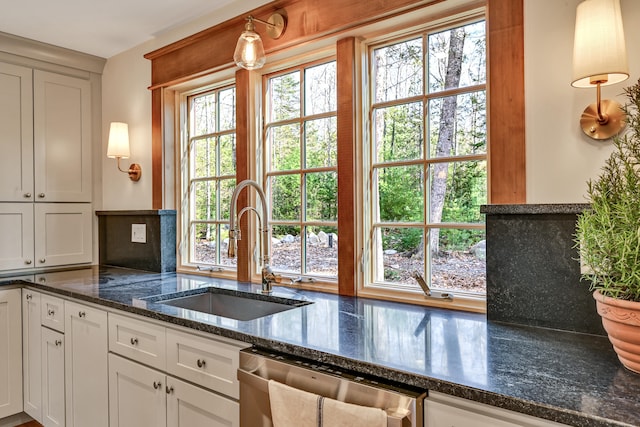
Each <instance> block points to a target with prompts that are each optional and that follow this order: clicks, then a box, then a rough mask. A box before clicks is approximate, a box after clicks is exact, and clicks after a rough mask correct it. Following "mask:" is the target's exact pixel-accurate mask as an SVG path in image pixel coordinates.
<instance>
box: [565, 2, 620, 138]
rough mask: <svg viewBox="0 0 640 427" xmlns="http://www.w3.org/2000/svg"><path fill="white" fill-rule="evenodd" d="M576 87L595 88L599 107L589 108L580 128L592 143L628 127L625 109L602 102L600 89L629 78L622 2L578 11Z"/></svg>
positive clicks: (591, 5)
mask: <svg viewBox="0 0 640 427" xmlns="http://www.w3.org/2000/svg"><path fill="white" fill-rule="evenodd" d="M573 43H574V44H573V79H572V82H571V85H572V86H574V87H581V88H587V87H592V86H594V85H595V86H596V103H595V104H591V105H589V106H588V107H587V108H586V109H585V110H584V112H583V113H582V116H581V118H580V126H581V127H582V130H583V131H584V133H585V134H587V135H588V136H590V137H591V138H593V139H598V140H602V139H609V138H611V137H612V136H614V135H617V134H618V133H620V131H622V130H623V129H624V127H625V124H626V123H625V114H624V112H623V111H622V106H621V105H620V104H619V103H618V102H616V101H613V100H609V99H605V100H604V101H601V99H600V86H606V85H611V84H614V83H619V82H621V81H624V80H626V79H627V78H629V65H628V64H627V49H626V47H625V42H624V30H623V28H622V14H621V13H620V0H585V1H583V2H582V3H580V4H579V5H578V8H577V9H576V28H575V38H574V41H573Z"/></svg>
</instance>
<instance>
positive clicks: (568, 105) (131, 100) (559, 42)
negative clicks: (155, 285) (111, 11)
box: [102, 0, 640, 209]
mask: <svg viewBox="0 0 640 427" xmlns="http://www.w3.org/2000/svg"><path fill="white" fill-rule="evenodd" d="M579 2H580V0H524V4H525V16H524V18H525V91H526V93H525V95H526V113H525V119H526V129H527V130H526V141H527V203H583V202H585V199H584V194H585V189H586V181H587V180H588V179H589V178H591V177H595V176H597V175H598V173H599V170H600V168H601V167H602V165H603V164H604V159H605V158H606V157H607V156H608V155H609V153H610V151H611V143H610V142H597V141H594V140H592V139H590V138H588V137H587V136H585V135H584V134H583V133H582V130H581V129H580V128H579V118H580V114H581V113H582V110H583V109H584V108H585V107H586V106H587V105H588V104H590V103H593V102H594V101H595V90H591V89H576V88H573V87H571V85H570V81H571V58H572V50H573V27H574V22H575V9H576V6H577V4H578V3H579ZM238 3H240V5H239V4H238ZM264 3H267V1H265V0H251V1H249V0H242V1H239V2H236V3H235V4H232V5H230V6H229V7H227V8H226V9H224V10H222V11H220V12H218V13H216V15H215V17H212V16H208V17H204V18H202V19H200V20H198V21H197V22H194V23H191V24H189V25H185V26H182V27H179V28H177V29H173V30H172V31H170V32H167V33H166V34H162V35H159V36H158V37H157V38H156V39H154V40H151V41H149V42H147V43H145V44H143V45H140V46H137V47H135V48H133V49H131V50H129V51H127V52H124V53H122V54H119V55H117V56H114V57H112V58H110V59H109V60H108V61H107V64H106V66H105V69H104V74H103V80H102V87H103V95H102V100H103V110H102V114H103V116H102V129H103V145H102V157H103V163H102V166H103V209H150V208H151V179H150V176H151V174H150V171H151V93H150V91H149V90H148V89H147V87H148V86H149V84H150V79H151V64H150V61H148V60H146V59H144V58H143V55H144V54H145V53H147V52H150V51H152V50H154V49H158V48H160V47H162V46H164V45H166V44H169V43H171V42H173V41H176V40H179V39H181V38H183V37H186V36H188V35H190V34H193V33H196V32H197V31H200V30H201V29H204V28H207V27H210V26H213V25H215V24H217V23H219V22H223V21H225V20H227V19H229V18H231V17H234V16H237V15H240V14H243V13H245V12H246V11H248V10H251V9H254V8H256V7H258V6H259V5H260V4H264ZM621 4H622V12H623V15H624V25H625V35H626V40H627V50H628V54H629V66H630V71H631V77H630V79H629V80H627V81H626V82H623V83H619V84H617V85H612V86H609V87H605V88H603V98H605V99H606V98H615V99H617V100H618V101H620V102H624V101H625V99H624V97H623V96H619V94H621V93H622V89H623V88H624V87H625V86H628V85H630V84H632V83H634V82H636V81H637V80H638V77H640V50H638V49H636V48H635V47H636V46H638V45H639V44H640V33H638V32H636V31H635V26H636V25H637V23H638V22H640V1H638V0H621ZM240 31H241V30H240V29H239V32H240ZM492 71H493V72H499V70H492ZM112 121H126V122H128V123H129V129H130V138H131V156H132V158H131V160H132V161H135V162H137V163H140V164H141V165H142V179H141V180H140V181H139V182H137V183H134V182H132V181H130V180H129V179H128V177H127V176H126V175H125V174H123V173H120V172H118V171H117V170H116V164H115V160H113V159H107V157H106V144H107V137H108V132H109V123H110V122H112ZM123 164H124V166H128V163H127V162H125V163H123Z"/></svg>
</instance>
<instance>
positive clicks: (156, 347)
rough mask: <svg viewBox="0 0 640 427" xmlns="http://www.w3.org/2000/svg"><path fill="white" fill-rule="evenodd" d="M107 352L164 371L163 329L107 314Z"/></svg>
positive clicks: (164, 339)
mask: <svg viewBox="0 0 640 427" xmlns="http://www.w3.org/2000/svg"><path fill="white" fill-rule="evenodd" d="M109 351H112V352H114V353H117V354H120V355H122V356H125V357H127V358H129V359H133V360H135V361H137V362H140V363H143V364H145V365H148V366H151V367H154V368H157V369H160V370H165V367H166V333H165V328H164V327H163V326H158V325H154V324H151V323H147V322H144V321H142V320H137V319H132V318H130V317H125V316H120V315H118V314H115V313H109Z"/></svg>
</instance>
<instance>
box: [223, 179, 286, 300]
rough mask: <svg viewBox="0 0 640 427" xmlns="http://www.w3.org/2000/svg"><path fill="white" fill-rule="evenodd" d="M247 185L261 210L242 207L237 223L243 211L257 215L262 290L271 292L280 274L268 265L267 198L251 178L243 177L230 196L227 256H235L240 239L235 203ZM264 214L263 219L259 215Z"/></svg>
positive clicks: (269, 245)
mask: <svg viewBox="0 0 640 427" xmlns="http://www.w3.org/2000/svg"><path fill="white" fill-rule="evenodd" d="M247 187H253V189H254V190H255V191H256V193H257V194H258V198H259V199H260V203H261V207H262V212H261V213H260V212H258V211H257V210H256V209H255V208H254V207H251V206H248V207H245V208H243V209H242V210H241V211H240V212H239V214H238V217H237V223H240V219H241V218H242V215H243V214H244V213H245V212H248V211H252V212H254V213H255V214H256V216H257V217H258V221H259V224H260V232H261V233H262V235H261V237H260V252H261V254H262V260H261V261H262V292H263V293H271V290H272V284H273V283H274V282H280V279H281V276H280V275H278V274H275V273H273V271H272V270H271V267H270V265H269V264H270V262H271V241H270V239H269V211H268V210H267V198H266V196H265V194H264V191H263V190H262V187H260V185H259V184H258V183H257V182H256V181H253V180H251V179H245V180H244V181H241V182H240V183H239V184H238V185H237V186H236V188H235V189H234V190H233V195H232V196H231V206H230V207H229V247H228V249H227V256H228V257H229V258H233V257H235V253H236V241H237V240H240V230H239V229H238V228H237V226H236V204H237V203H238V197H239V196H240V193H241V192H242V190H244V189H245V188H247ZM261 215H263V216H264V220H263V218H262V217H261Z"/></svg>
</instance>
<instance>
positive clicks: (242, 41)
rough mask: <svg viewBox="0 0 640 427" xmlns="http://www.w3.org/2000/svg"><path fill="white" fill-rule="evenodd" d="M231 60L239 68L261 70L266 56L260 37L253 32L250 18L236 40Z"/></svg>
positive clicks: (253, 28)
mask: <svg viewBox="0 0 640 427" xmlns="http://www.w3.org/2000/svg"><path fill="white" fill-rule="evenodd" d="M233 60H234V61H235V63H236V64H237V65H238V66H239V67H241V68H244V69H246V70H255V69H258V68H261V67H262V66H263V65H264V63H265V62H266V61H267V56H266V55H265V53H264V47H263V46H262V39H261V38H260V35H259V34H258V33H256V32H255V25H254V23H253V19H251V18H249V21H248V22H247V24H246V25H245V30H244V31H243V32H242V34H241V35H240V38H239V39H238V43H237V44H236V50H235V51H234V53H233Z"/></svg>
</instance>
